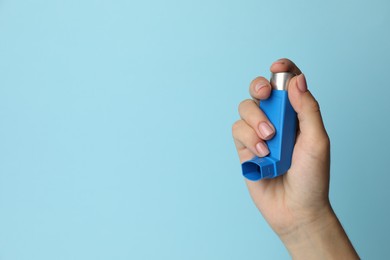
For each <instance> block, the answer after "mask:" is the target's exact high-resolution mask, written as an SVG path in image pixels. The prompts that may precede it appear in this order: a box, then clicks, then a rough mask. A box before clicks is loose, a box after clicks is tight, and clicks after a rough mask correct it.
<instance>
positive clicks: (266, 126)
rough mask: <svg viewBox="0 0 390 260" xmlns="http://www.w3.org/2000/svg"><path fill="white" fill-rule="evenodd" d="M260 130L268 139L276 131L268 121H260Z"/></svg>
mask: <svg viewBox="0 0 390 260" xmlns="http://www.w3.org/2000/svg"><path fill="white" fill-rule="evenodd" d="M259 130H260V133H261V134H262V136H263V138H264V139H268V138H269V137H270V136H272V135H273V133H274V130H273V129H272V128H271V127H270V126H269V124H267V123H266V122H262V123H260V125H259Z"/></svg>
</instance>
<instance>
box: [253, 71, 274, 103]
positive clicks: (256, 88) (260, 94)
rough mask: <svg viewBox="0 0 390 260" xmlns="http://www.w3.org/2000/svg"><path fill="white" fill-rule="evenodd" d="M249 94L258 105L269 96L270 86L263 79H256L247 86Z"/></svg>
mask: <svg viewBox="0 0 390 260" xmlns="http://www.w3.org/2000/svg"><path fill="white" fill-rule="evenodd" d="M249 93H250V95H251V96H252V98H253V99H254V100H255V101H256V102H257V103H258V102H259V100H263V99H267V98H268V97H269V95H270V94H271V84H270V83H269V81H268V80H267V79H265V78H264V77H257V78H255V79H254V80H252V82H251V84H250V85H249Z"/></svg>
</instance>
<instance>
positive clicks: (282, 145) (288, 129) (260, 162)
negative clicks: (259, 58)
mask: <svg viewBox="0 0 390 260" xmlns="http://www.w3.org/2000/svg"><path fill="white" fill-rule="evenodd" d="M294 76H295V74H292V73H289V72H281V73H273V74H272V75H271V86H272V93H271V95H270V97H269V98H268V99H267V100H264V101H263V100H262V101H261V102H260V108H261V110H263V112H264V113H265V114H266V115H267V117H268V119H269V120H270V121H271V123H272V124H273V125H274V127H275V135H274V137H273V138H272V139H270V140H268V141H267V145H268V149H269V151H270V153H269V155H268V156H266V157H262V158H259V157H257V156H255V157H254V158H252V159H251V160H249V161H246V162H244V163H243V164H242V174H243V175H244V177H245V178H247V179H248V180H251V181H258V180H261V179H264V178H275V177H277V176H279V175H282V174H284V173H286V172H287V170H288V169H290V166H291V158H292V152H293V149H294V144H295V136H296V127H297V114H296V112H295V111H294V109H293V108H292V106H291V104H290V100H289V99H288V93H287V87H288V83H289V81H290V79H292V78H293V77H294Z"/></svg>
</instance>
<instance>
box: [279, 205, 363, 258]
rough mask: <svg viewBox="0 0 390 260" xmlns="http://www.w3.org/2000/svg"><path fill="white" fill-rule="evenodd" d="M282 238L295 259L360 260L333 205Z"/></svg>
mask: <svg viewBox="0 0 390 260" xmlns="http://www.w3.org/2000/svg"><path fill="white" fill-rule="evenodd" d="M279 236H280V238H281V240H282V241H283V243H284V245H285V246H286V248H287V249H288V251H289V253H290V254H291V256H292V257H293V259H335V258H337V259H359V256H358V255H357V253H356V251H355V250H354V248H353V246H352V244H351V242H350V241H349V239H348V237H347V235H346V233H345V231H344V229H343V227H342V226H341V224H340V222H339V220H338V219H337V217H336V215H335V213H334V211H333V210H332V208H331V206H330V205H329V207H326V208H324V210H323V211H321V212H318V214H313V215H312V216H311V217H307V218H306V219H305V220H303V221H302V222H300V223H299V224H298V225H297V226H295V227H293V228H291V229H290V230H289V231H288V232H286V233H284V234H280V235H279Z"/></svg>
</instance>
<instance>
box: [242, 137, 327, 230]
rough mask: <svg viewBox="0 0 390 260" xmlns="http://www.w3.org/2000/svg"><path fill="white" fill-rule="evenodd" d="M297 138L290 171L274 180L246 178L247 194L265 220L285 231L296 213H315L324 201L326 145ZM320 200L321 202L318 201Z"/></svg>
mask: <svg viewBox="0 0 390 260" xmlns="http://www.w3.org/2000/svg"><path fill="white" fill-rule="evenodd" d="M309 141H310V140H305V139H304V138H302V136H301V135H300V136H298V137H297V142H296V144H295V147H294V152H293V158H292V165H291V168H290V170H288V172H287V173H286V174H284V175H282V176H279V177H277V178H274V179H263V180H260V181H258V182H252V181H246V182H247V186H248V188H249V191H250V194H251V196H252V198H253V200H254V202H255V204H256V206H257V207H258V209H259V210H260V211H261V213H262V214H263V216H264V217H265V219H266V220H267V221H268V222H269V223H270V225H271V226H272V227H273V228H274V229H275V230H277V232H286V231H287V230H288V229H289V228H292V225H291V223H297V220H299V219H300V218H305V216H301V215H298V214H296V212H300V214H302V212H303V213H304V214H312V213H313V212H318V210H320V209H321V208H323V206H324V204H323V203H327V194H328V183H329V181H328V179H329V159H328V158H329V145H328V144H327V142H324V144H321V145H319V144H318V143H316V145H315V146H313V145H310V143H312V142H309ZM319 201H320V202H322V203H319Z"/></svg>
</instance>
